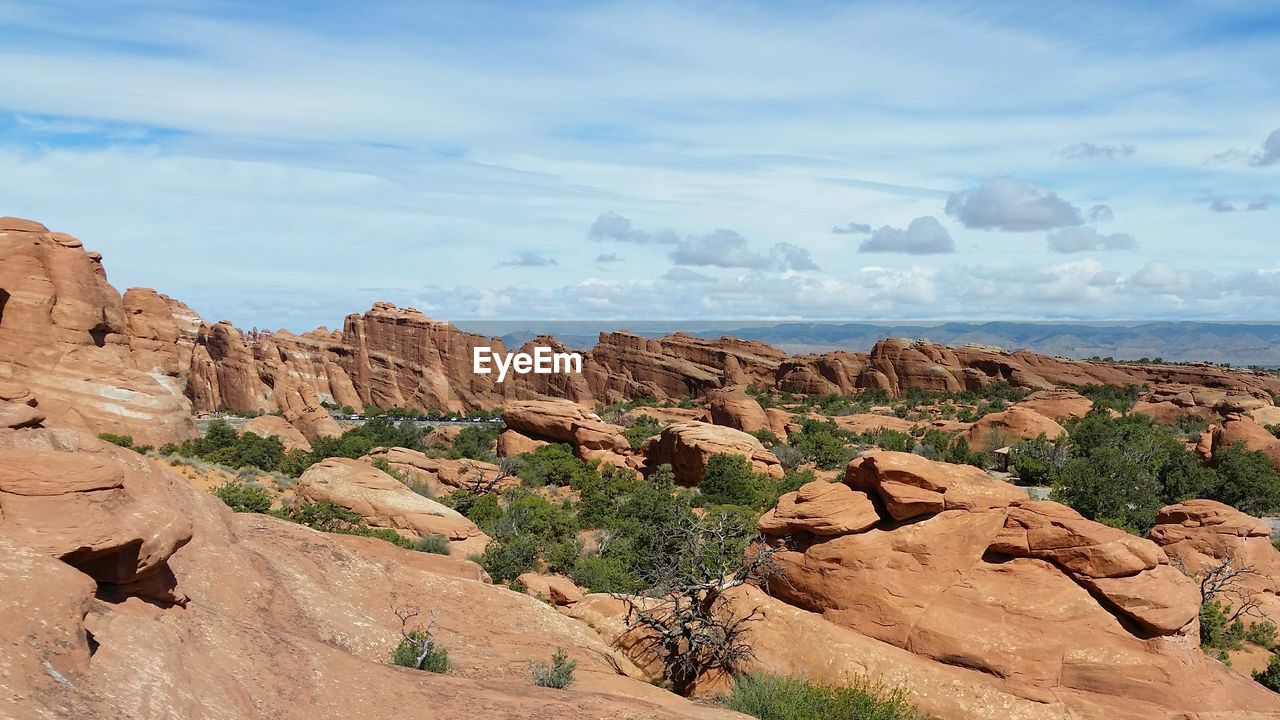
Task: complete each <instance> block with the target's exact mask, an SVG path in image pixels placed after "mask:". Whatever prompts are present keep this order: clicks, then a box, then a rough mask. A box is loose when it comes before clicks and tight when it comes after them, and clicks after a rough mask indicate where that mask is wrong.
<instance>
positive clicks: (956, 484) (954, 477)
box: [845, 450, 1027, 520]
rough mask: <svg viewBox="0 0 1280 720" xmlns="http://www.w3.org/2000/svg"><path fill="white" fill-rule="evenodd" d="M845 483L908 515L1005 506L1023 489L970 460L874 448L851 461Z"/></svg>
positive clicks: (902, 516)
mask: <svg viewBox="0 0 1280 720" xmlns="http://www.w3.org/2000/svg"><path fill="white" fill-rule="evenodd" d="M845 483H847V484H848V485H849V486H850V487H852V488H853V489H855V490H862V491H864V492H867V493H868V494H875V495H876V496H878V497H880V498H881V499H882V500H883V501H884V503H885V507H886V509H887V510H888V511H889V514H890V515H891V516H893V517H894V519H897V520H907V519H910V518H913V517H918V516H920V515H923V514H927V513H930V512H939V511H941V510H943V509H946V510H982V509H988V508H1002V507H1007V506H1009V505H1011V504H1013V503H1016V502H1021V501H1023V500H1026V499H1027V495H1026V493H1024V492H1022V491H1021V490H1019V489H1018V488H1016V487H1014V486H1012V485H1010V484H1009V483H1007V482H1004V481H1003V480H997V479H996V478H993V477H991V476H990V475H987V474H986V473H985V472H983V471H982V470H979V469H978V468H975V467H973V466H971V465H953V464H950V463H938V462H933V461H930V460H926V459H925V458H922V457H920V456H918V455H912V454H911V453H902V452H889V451H885V450H877V451H874V452H871V453H868V454H866V455H863V456H862V457H860V458H858V459H856V460H854V461H853V462H851V463H849V466H848V468H846V470H845Z"/></svg>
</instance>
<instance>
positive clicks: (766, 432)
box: [750, 428, 782, 448]
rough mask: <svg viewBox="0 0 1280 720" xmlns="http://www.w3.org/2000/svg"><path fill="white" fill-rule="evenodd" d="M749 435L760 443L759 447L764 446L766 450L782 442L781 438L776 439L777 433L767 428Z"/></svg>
mask: <svg viewBox="0 0 1280 720" xmlns="http://www.w3.org/2000/svg"><path fill="white" fill-rule="evenodd" d="M750 435H753V436H754V437H755V439H757V440H759V441H760V444H761V445H764V446H765V447H767V448H771V447H773V446H775V445H778V444H780V443H781V442H782V438H780V437H778V435H777V433H775V432H774V431H772V430H770V429H769V428H760V429H759V430H756V431H755V432H752V433H750Z"/></svg>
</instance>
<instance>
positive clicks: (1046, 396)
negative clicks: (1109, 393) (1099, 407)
mask: <svg viewBox="0 0 1280 720" xmlns="http://www.w3.org/2000/svg"><path fill="white" fill-rule="evenodd" d="M1017 407H1020V408H1023V409H1025V410H1031V411H1033V412H1035V413H1037V414H1039V415H1041V416H1043V417H1047V418H1049V419H1050V420H1056V421H1059V422H1061V421H1063V420H1068V419H1072V418H1082V417H1084V416H1085V415H1088V414H1089V411H1090V410H1092V409H1093V401H1092V400H1090V399H1089V398H1087V397H1085V396H1083V395H1081V394H1080V393H1078V392H1076V391H1075V390H1068V389H1066V388H1057V389H1055V390H1037V391H1036V392H1033V393H1031V394H1030V395H1028V396H1026V397H1025V398H1023V399H1022V400H1021V401H1020V402H1019V403H1018V404H1017Z"/></svg>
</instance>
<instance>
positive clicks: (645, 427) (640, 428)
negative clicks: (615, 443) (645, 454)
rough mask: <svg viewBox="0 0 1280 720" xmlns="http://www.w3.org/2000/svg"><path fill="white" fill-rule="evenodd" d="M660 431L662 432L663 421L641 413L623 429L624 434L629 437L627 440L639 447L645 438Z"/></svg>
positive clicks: (635, 447) (633, 445)
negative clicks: (660, 421)
mask: <svg viewBox="0 0 1280 720" xmlns="http://www.w3.org/2000/svg"><path fill="white" fill-rule="evenodd" d="M660 432H662V425H661V423H659V422H658V421H657V420H656V419H655V418H652V417H650V416H648V415H641V416H640V417H638V418H636V421H635V422H633V423H631V425H629V426H628V427H627V429H626V430H623V431H622V435H623V436H624V437H626V438H627V442H628V443H630V444H631V447H632V448H634V449H639V448H640V446H641V445H642V444H644V441H645V440H648V439H649V438H651V437H653V436H654V435H657V434H658V433H660Z"/></svg>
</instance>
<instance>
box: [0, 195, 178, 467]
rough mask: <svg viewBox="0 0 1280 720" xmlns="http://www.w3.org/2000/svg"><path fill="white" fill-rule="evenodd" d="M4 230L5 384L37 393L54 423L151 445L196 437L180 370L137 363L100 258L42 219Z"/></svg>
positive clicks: (0, 316)
mask: <svg viewBox="0 0 1280 720" xmlns="http://www.w3.org/2000/svg"><path fill="white" fill-rule="evenodd" d="M3 226H4V227H3V229H0V257H3V258H4V263H3V265H0V380H2V381H6V382H10V383H16V384H17V385H19V386H21V387H23V388H25V389H26V390H28V391H29V392H31V393H33V394H35V395H37V396H39V398H40V401H41V404H40V411H41V412H42V413H43V414H44V415H45V416H46V424H49V425H54V426H67V427H74V428H77V429H82V430H87V431H89V432H90V433H92V434H95V435H96V434H98V433H103V432H113V433H118V434H124V435H131V436H132V437H133V438H134V440H135V441H136V442H138V443H139V444H150V445H157V444H161V443H165V442H171V441H177V440H185V439H187V438H189V437H192V436H194V435H195V425H194V423H193V422H192V420H191V417H190V413H191V406H190V403H189V402H188V401H187V400H186V398H184V397H183V395H182V390H181V387H180V385H179V382H178V379H177V378H176V376H173V375H166V374H164V373H163V372H153V368H151V367H149V366H141V365H139V364H138V361H137V358H136V357H135V356H134V354H133V352H132V350H131V347H130V345H131V337H130V335H129V331H128V323H127V321H126V315H125V310H124V307H123V303H122V301H121V297H120V294H119V293H117V292H116V290H115V288H113V287H111V285H110V284H109V283H108V282H107V279H106V273H105V271H104V270H103V268H102V265H101V258H100V257H99V256H97V255H96V254H92V253H87V252H85V250H84V247H83V246H82V245H81V244H80V242H79V241H77V240H75V239H74V238H71V237H69V236H65V235H61V234H59V233H51V232H48V230H47V229H45V228H44V226H42V225H40V224H39V223H32V222H28V221H19V220H16V219H9V220H6V221H4V223H3ZM23 404H25V403H23ZM10 412H21V413H25V414H27V415H30V413H29V411H10ZM30 422H31V421H30V420H28V421H27V422H25V423H23V424H30Z"/></svg>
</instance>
